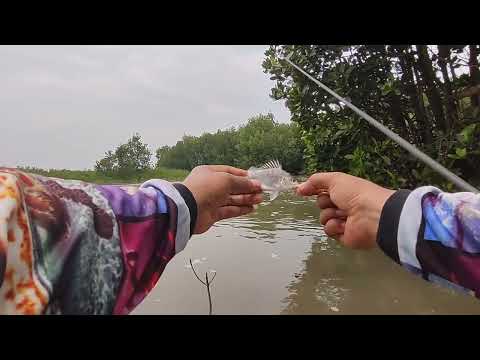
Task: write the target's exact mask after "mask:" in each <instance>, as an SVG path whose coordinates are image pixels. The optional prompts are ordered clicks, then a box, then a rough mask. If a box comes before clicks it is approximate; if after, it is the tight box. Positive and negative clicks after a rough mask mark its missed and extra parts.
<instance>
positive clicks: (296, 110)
mask: <svg viewBox="0 0 480 360" xmlns="http://www.w3.org/2000/svg"><path fill="white" fill-rule="evenodd" d="M440 47H441V46H439V48H432V47H428V48H427V47H425V46H422V45H418V46H413V45H282V46H277V45H274V46H270V48H269V49H267V51H266V52H265V59H264V62H263V68H264V72H265V73H267V74H269V75H270V76H271V78H270V79H271V80H273V81H274V82H275V83H274V86H273V88H272V91H271V97H272V98H273V99H276V100H284V101H285V102H286V105H287V107H288V108H289V110H290V112H291V116H292V117H291V119H292V121H293V122H294V123H296V124H298V125H299V132H298V133H299V136H300V138H301V140H302V142H303V143H304V159H305V168H306V170H307V172H309V173H311V172H314V171H319V170H323V171H344V172H348V173H351V174H353V175H357V176H361V177H364V178H367V179H371V180H373V181H375V182H378V183H380V184H383V185H386V186H392V187H403V186H410V187H414V186H418V185H421V184H434V185H438V186H444V187H446V188H452V187H451V184H447V183H446V182H445V181H444V180H443V178H440V177H439V176H438V175H437V174H436V173H433V172H432V171H431V170H430V169H426V168H425V165H424V164H423V163H419V161H418V160H416V159H413V158H412V157H411V156H410V155H409V154H408V153H406V152H405V151H404V150H403V149H401V148H399V146H398V145H397V144H395V143H394V142H392V141H390V140H388V139H387V138H386V137H385V136H384V135H383V134H381V133H380V132H379V131H378V130H376V129H375V128H373V127H371V126H370V125H368V124H367V123H366V122H365V121H364V120H363V119H361V118H359V117H358V116H357V115H356V114H355V113H353V112H352V111H351V110H350V109H349V108H347V107H345V106H344V105H343V104H339V103H338V102H337V101H336V100H335V99H334V98H333V97H332V96H331V95H329V94H328V93H327V92H325V91H323V90H322V89H320V88H319V87H318V86H316V85H315V84H313V83H312V82H311V81H310V80H309V79H308V78H306V77H305V76H304V75H303V74H301V73H300V72H298V71H297V70H295V69H294V68H293V67H291V65H289V64H288V63H287V62H285V61H283V60H281V59H283V58H284V57H285V56H287V55H288V54H291V57H290V59H291V60H292V61H293V62H294V63H296V64H297V65H299V66H301V67H302V68H303V69H304V70H305V71H307V72H308V73H310V74H311V75H312V76H314V77H315V78H317V79H319V80H320V81H321V82H323V83H324V84H325V85H327V86H328V87H330V88H331V89H333V90H334V91H336V92H337V93H338V94H339V95H341V96H343V97H346V98H350V100H351V102H352V103H353V104H355V105H356V106H357V107H359V108H361V109H363V110H364V111H366V112H367V113H369V114H370V115H371V116H373V117H374V118H376V119H378V120H380V121H381V122H382V123H383V124H384V125H385V126H387V127H388V128H390V129H391V130H393V131H394V132H396V133H397V134H399V135H400V136H402V137H403V138H405V139H406V140H408V141H409V142H411V143H413V144H415V145H416V146H417V147H419V148H420V149H421V150H422V151H424V152H426V153H427V154H429V155H430V156H431V157H433V158H435V159H437V160H438V161H439V162H441V163H443V164H444V165H446V166H448V167H450V169H452V170H453V171H454V172H456V173H457V174H459V175H460V176H463V177H464V178H465V179H466V180H468V181H470V182H472V183H474V184H479V183H480V172H478V169H476V168H475V166H474V164H475V163H476V164H478V163H480V153H479V148H478V144H479V143H480V142H479V140H480V126H478V125H479V121H480V116H479V114H480V109H479V107H478V106H474V102H473V101H470V99H469V98H465V96H464V97H462V96H460V95H459V94H461V93H462V91H464V90H465V87H468V86H478V85H479V84H475V82H474V81H473V80H474V79H473V77H472V75H471V74H463V75H462V76H457V75H456V74H455V69H457V71H458V69H459V68H460V67H462V66H463V65H462V63H465V58H463V60H462V59H461V57H462V56H463V57H465V56H467V57H468V53H467V50H466V47H465V46H450V45H449V46H444V47H443V48H441V49H440ZM440 50H441V51H442V56H443V57H444V58H445V61H444V62H442V61H441V59H440V58H439V55H438V54H440ZM442 59H443V58H442ZM471 59H472V57H470V63H472V60H471ZM472 69H473V68H472V67H470V70H469V68H465V67H464V68H463V71H470V72H472V71H473V70H472ZM440 75H443V76H442V78H440ZM419 79H420V80H421V81H419Z"/></svg>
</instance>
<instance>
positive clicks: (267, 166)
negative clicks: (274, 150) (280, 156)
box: [260, 160, 282, 169]
mask: <svg viewBox="0 0 480 360" xmlns="http://www.w3.org/2000/svg"><path fill="white" fill-rule="evenodd" d="M260 168H261V169H281V168H282V165H281V164H280V162H279V161H278V160H270V161H268V162H266V163H265V164H263V165H262V166H261V167H260Z"/></svg>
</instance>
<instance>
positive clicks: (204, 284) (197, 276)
mask: <svg viewBox="0 0 480 360" xmlns="http://www.w3.org/2000/svg"><path fill="white" fill-rule="evenodd" d="M190 266H191V267H192V270H193V273H194V274H195V276H196V277H197V279H198V281H200V282H201V283H202V284H203V285H205V286H207V284H206V283H205V282H203V281H202V279H200V278H199V277H198V275H197V272H196V271H195V268H194V267H193V264H192V259H190Z"/></svg>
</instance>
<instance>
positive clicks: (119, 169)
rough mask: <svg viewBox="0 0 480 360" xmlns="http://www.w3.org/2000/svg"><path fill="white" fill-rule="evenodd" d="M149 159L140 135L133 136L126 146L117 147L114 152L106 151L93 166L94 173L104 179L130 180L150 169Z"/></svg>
mask: <svg viewBox="0 0 480 360" xmlns="http://www.w3.org/2000/svg"><path fill="white" fill-rule="evenodd" d="M151 157H152V154H151V152H150V150H149V149H148V146H147V145H146V144H144V143H142V139H141V137H140V135H139V134H134V135H133V136H132V137H131V138H130V139H129V140H128V142H127V143H126V144H121V145H119V146H117V148H116V149H115V152H112V151H107V152H106V153H105V157H104V158H103V159H101V160H99V161H97V163H96V164H95V171H96V172H98V173H100V174H102V175H103V176H106V177H118V178H120V179H132V178H136V177H137V176H140V175H139V174H142V173H143V172H145V171H146V170H148V169H150V167H151V166H150V161H151Z"/></svg>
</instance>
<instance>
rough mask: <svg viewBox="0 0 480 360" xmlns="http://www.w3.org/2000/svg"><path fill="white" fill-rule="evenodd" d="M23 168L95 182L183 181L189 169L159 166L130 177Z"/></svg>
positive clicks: (59, 176) (89, 171) (86, 171)
mask: <svg viewBox="0 0 480 360" xmlns="http://www.w3.org/2000/svg"><path fill="white" fill-rule="evenodd" d="M21 170H23V171H25V172H29V173H33V174H39V175H43V176H49V177H56V178H60V179H66V180H82V181H86V182H90V183H95V184H133V183H141V182H143V181H146V180H150V179H164V180H168V181H181V180H183V179H184V178H185V177H186V176H187V175H188V171H187V170H182V169H168V168H158V169H151V170H147V171H143V172H141V173H137V174H135V175H134V176H130V177H119V176H107V175H104V174H102V173H98V172H96V171H94V170H66V169H50V170H44V169H38V168H31V167H27V168H21Z"/></svg>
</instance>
